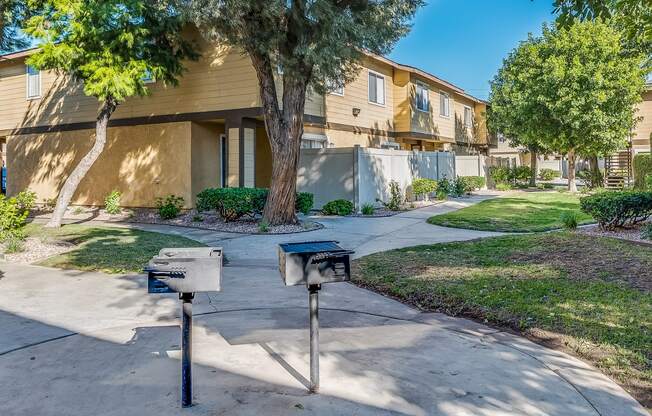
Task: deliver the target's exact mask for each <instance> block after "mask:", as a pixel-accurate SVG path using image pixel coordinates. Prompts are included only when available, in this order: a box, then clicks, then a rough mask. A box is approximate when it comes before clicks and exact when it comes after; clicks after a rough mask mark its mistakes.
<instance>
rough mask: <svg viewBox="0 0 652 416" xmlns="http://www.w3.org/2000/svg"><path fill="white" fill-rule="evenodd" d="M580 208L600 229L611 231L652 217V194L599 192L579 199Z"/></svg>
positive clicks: (642, 192)
mask: <svg viewBox="0 0 652 416" xmlns="http://www.w3.org/2000/svg"><path fill="white" fill-rule="evenodd" d="M580 206H581V208H582V211H584V212H585V213H587V214H589V215H590V216H592V217H593V218H594V219H595V220H596V221H597V222H598V224H600V227H602V228H604V229H607V230H611V229H614V228H618V227H624V226H627V225H633V224H637V223H640V222H643V221H645V220H647V219H648V218H649V217H650V216H651V215H652V192H645V191H610V192H600V193H597V194H594V195H589V196H585V197H582V198H580Z"/></svg>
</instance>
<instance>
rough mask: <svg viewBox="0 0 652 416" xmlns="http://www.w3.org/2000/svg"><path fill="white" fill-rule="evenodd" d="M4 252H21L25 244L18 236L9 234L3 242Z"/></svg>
mask: <svg viewBox="0 0 652 416" xmlns="http://www.w3.org/2000/svg"><path fill="white" fill-rule="evenodd" d="M4 246H5V249H4V252H5V254H14V253H21V252H23V251H25V244H24V243H23V238H21V237H19V236H13V235H12V236H10V237H8V238H7V239H6V240H5V242H4Z"/></svg>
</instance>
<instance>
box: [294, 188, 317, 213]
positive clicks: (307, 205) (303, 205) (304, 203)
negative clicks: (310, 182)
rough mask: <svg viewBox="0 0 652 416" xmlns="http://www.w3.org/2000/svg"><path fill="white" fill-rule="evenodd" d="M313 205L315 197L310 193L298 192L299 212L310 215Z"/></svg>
mask: <svg viewBox="0 0 652 416" xmlns="http://www.w3.org/2000/svg"><path fill="white" fill-rule="evenodd" d="M313 205H315V196H314V195H313V194H311V193H310V192H297V199H296V202H295V206H296V208H297V212H300V213H302V214H303V215H308V214H309V213H310V210H311V209H312V207H313Z"/></svg>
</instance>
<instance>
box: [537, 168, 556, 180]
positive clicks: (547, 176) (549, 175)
mask: <svg viewBox="0 0 652 416" xmlns="http://www.w3.org/2000/svg"><path fill="white" fill-rule="evenodd" d="M560 176H561V175H560V174H559V171H558V170H554V169H547V168H543V169H541V170H539V179H541V180H542V181H551V180H553V179H555V178H559V177H560Z"/></svg>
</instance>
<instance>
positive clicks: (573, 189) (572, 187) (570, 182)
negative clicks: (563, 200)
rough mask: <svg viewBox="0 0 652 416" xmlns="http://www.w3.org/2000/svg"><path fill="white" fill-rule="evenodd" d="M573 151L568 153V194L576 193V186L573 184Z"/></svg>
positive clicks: (574, 157) (574, 156)
mask: <svg viewBox="0 0 652 416" xmlns="http://www.w3.org/2000/svg"><path fill="white" fill-rule="evenodd" d="M575 159H576V155H575V149H570V150H569V151H568V190H569V191H570V192H577V184H575Z"/></svg>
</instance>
